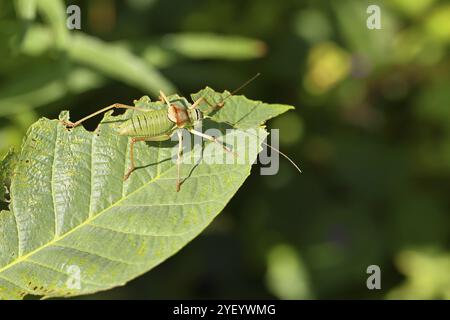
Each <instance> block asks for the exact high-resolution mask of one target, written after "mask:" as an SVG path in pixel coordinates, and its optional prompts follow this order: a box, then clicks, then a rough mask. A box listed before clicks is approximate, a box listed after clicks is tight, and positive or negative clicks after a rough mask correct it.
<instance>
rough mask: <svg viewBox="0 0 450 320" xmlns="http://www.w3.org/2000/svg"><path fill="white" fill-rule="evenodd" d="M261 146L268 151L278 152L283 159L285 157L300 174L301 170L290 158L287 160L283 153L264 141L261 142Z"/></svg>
mask: <svg viewBox="0 0 450 320" xmlns="http://www.w3.org/2000/svg"><path fill="white" fill-rule="evenodd" d="M262 144H263V145H265V146H267V147H269V148H270V149H272V150H273V151H276V152H278V153H279V154H281V155H282V156H283V157H285V158H286V159H287V160H288V161H289V162H290V163H292V165H293V166H294V167H295V169H297V171H298V172H300V173H302V170H301V169H300V168H299V167H298V166H297V164H296V163H295V162H294V160H292V159H291V158H289V157H288V156H287V155H286V154H284V153H283V152H281V151H280V150H278V149H277V148H275V147H272V146H271V145H270V144H268V143H265V142H264V141H263V142H262Z"/></svg>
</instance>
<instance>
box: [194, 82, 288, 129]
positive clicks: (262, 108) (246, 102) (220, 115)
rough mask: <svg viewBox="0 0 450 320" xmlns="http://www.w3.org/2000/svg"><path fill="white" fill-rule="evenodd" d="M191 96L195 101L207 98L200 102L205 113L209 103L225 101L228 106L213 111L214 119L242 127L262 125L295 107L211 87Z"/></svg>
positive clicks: (214, 103)
mask: <svg viewBox="0 0 450 320" xmlns="http://www.w3.org/2000/svg"><path fill="white" fill-rule="evenodd" d="M191 96H192V100H193V101H196V100H197V99H199V98H201V97H203V98H204V99H206V101H207V103H201V104H200V109H201V110H202V111H203V112H205V113H208V111H209V110H211V108H210V106H209V105H216V104H218V103H220V102H222V101H223V102H224V103H225V106H226V107H224V108H222V109H220V110H219V111H217V112H213V113H211V114H210V116H211V117H212V120H213V121H215V122H226V123H229V124H231V125H232V126H233V127H235V128H240V129H248V128H253V127H256V126H260V125H262V124H263V123H264V122H265V121H267V120H269V119H271V118H273V117H276V116H278V115H280V114H282V113H284V112H286V111H288V110H291V109H294V107H293V106H289V105H285V104H267V103H264V102H261V101H254V100H250V99H247V98H246V97H244V96H230V93H229V92H228V91H224V92H223V93H218V92H215V91H214V90H213V89H211V88H209V87H206V88H205V89H203V90H200V91H199V92H197V93H194V94H192V95H191ZM208 103H209V105H208Z"/></svg>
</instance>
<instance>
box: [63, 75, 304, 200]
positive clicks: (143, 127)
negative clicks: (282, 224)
mask: <svg viewBox="0 0 450 320" xmlns="http://www.w3.org/2000/svg"><path fill="white" fill-rule="evenodd" d="M258 76H259V74H257V75H255V76H254V77H253V78H251V79H250V80H248V81H246V82H245V83H244V84H243V85H241V86H240V87H239V88H238V89H236V90H234V91H233V92H232V93H230V94H229V95H227V96H226V97H225V98H223V99H222V100H221V102H219V103H217V104H215V105H211V104H210V103H209V102H208V101H207V100H206V99H205V98H204V97H200V98H199V99H197V100H196V101H193V103H192V104H191V105H190V106H188V107H187V108H185V107H184V106H180V105H178V104H175V103H171V102H170V101H169V99H168V98H167V96H166V95H165V94H164V92H162V91H160V100H161V101H162V102H164V103H165V104H166V106H167V109H162V110H152V109H144V108H139V107H135V106H129V105H125V104H121V103H114V104H112V105H110V106H108V107H105V108H103V109H101V110H98V111H96V112H94V113H92V114H90V115H88V116H86V117H84V118H82V119H80V120H78V121H76V122H71V121H63V123H64V125H65V126H66V127H68V128H75V127H77V126H79V125H80V124H81V123H83V122H84V121H86V120H88V119H90V118H92V117H94V116H96V115H98V114H101V113H103V112H106V111H108V110H111V109H131V110H136V111H140V112H142V113H140V114H137V115H134V116H133V117H131V118H130V119H128V120H126V121H124V122H123V123H122V124H121V125H120V126H119V128H118V134H119V135H123V136H128V137H131V143H130V168H129V169H128V171H127V173H126V174H125V176H124V180H127V179H128V178H129V177H130V175H131V173H132V172H133V171H134V170H135V168H136V166H135V161H134V145H135V144H136V142H141V141H166V140H169V139H170V138H171V137H172V135H173V134H175V133H177V135H178V141H179V142H178V153H177V181H176V191H177V192H178V191H180V188H181V184H182V181H181V177H180V165H181V156H182V151H183V134H182V131H181V129H186V130H188V131H189V132H190V133H191V134H193V135H196V136H200V137H202V138H203V139H207V140H209V141H211V142H214V143H216V144H218V145H220V146H222V148H223V149H224V150H225V151H226V152H230V153H233V152H232V151H231V149H230V148H228V147H227V146H225V145H224V144H222V143H221V142H219V141H218V140H217V138H216V137H213V136H210V135H207V134H204V133H202V132H200V131H197V130H195V129H194V128H195V127H196V126H197V125H198V124H199V123H201V122H202V121H203V119H205V118H207V117H208V116H207V115H205V114H204V113H203V112H202V111H200V109H199V108H198V107H199V105H200V103H201V102H205V103H206V104H208V106H209V107H210V110H208V113H210V112H214V111H216V110H219V109H221V108H222V107H223V106H224V104H225V100H226V99H228V98H229V97H231V96H233V95H234V94H235V93H236V92H237V91H239V90H241V89H242V88H243V87H245V86H246V85H247V84H249V83H250V82H251V81H253V80H254V79H255V78H256V77H258ZM263 143H264V144H265V145H266V146H268V147H270V148H272V149H273V150H275V151H277V152H279V153H280V154H281V155H282V156H284V157H285V158H287V159H288V160H289V161H290V162H291V163H292V164H293V165H294V166H295V167H296V169H297V170H298V171H300V172H301V170H300V169H299V168H298V166H297V165H296V164H295V163H294V162H293V161H292V160H291V159H290V158H289V157H287V156H286V155H285V154H283V153H282V152H280V151H279V150H277V149H275V148H273V147H272V146H270V145H268V144H266V143H265V142H263ZM234 154H235V153H234ZM235 155H236V154H235Z"/></svg>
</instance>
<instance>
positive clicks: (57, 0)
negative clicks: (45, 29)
mask: <svg viewBox="0 0 450 320" xmlns="http://www.w3.org/2000/svg"><path fill="white" fill-rule="evenodd" d="M37 8H38V11H39V12H40V13H41V14H42V16H43V18H44V20H45V21H46V22H47V23H48V24H49V25H50V27H51V29H52V31H53V35H54V41H55V44H56V47H57V48H66V46H67V45H71V43H70V42H69V41H68V40H69V37H70V34H69V30H68V29H67V26H66V19H67V16H66V6H65V4H64V1H62V0H38V1H37Z"/></svg>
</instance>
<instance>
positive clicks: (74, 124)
mask: <svg viewBox="0 0 450 320" xmlns="http://www.w3.org/2000/svg"><path fill="white" fill-rule="evenodd" d="M111 109H131V110H136V111H142V112H148V111H150V109H144V108H139V107H134V106H129V105H126V104H122V103H114V104H112V105H110V106H107V107H105V108H103V109H100V110H98V111H96V112H94V113H91V114H90V115H88V116H86V117H84V118H82V119H80V120H78V121H76V122H72V121H69V120H61V122H62V123H63V124H64V125H65V126H66V127H68V128H75V127H77V126H79V125H80V124H82V123H83V122H84V121H86V120H88V119H90V118H93V117H95V116H96V115H99V114H101V113H103V112H106V111H108V110H111Z"/></svg>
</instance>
